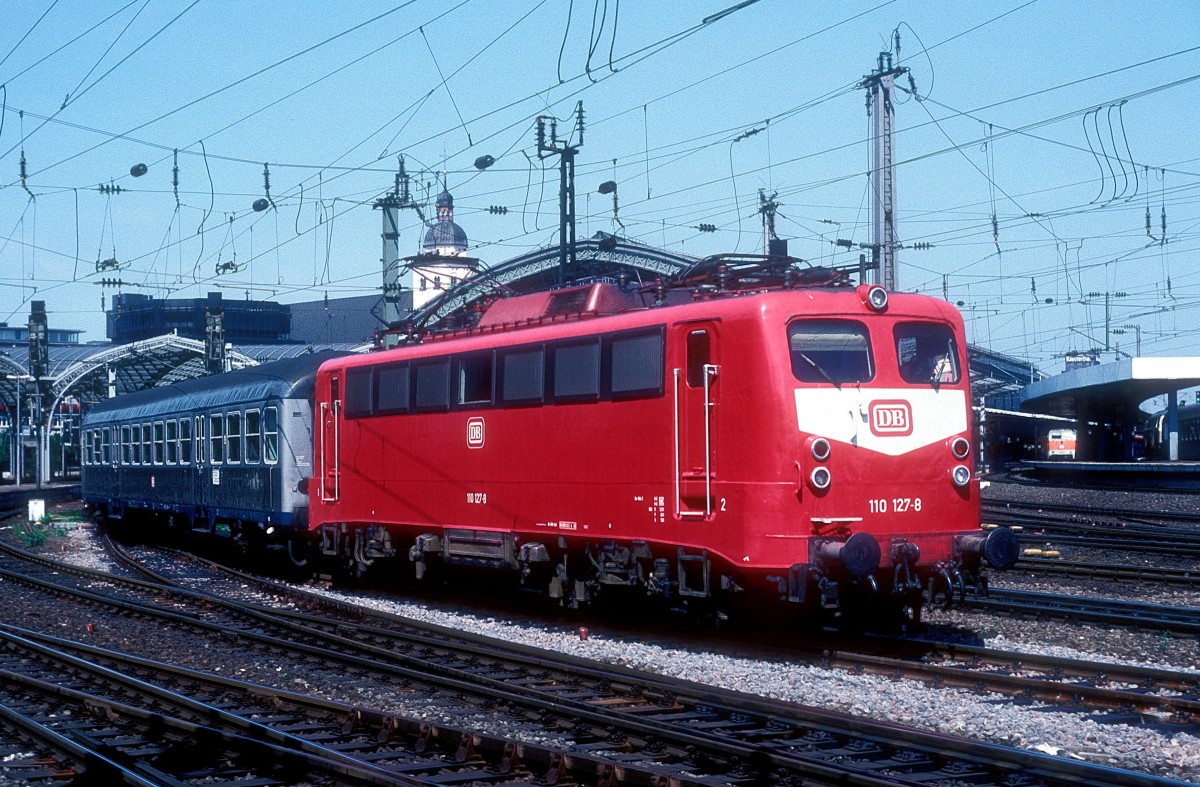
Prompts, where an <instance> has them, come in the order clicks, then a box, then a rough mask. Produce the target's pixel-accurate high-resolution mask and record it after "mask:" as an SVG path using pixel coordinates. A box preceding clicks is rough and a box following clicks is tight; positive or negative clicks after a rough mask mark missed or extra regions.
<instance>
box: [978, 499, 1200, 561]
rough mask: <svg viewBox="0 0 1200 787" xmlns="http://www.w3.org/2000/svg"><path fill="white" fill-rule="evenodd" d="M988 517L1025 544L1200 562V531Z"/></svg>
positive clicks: (999, 514) (1019, 515) (1032, 516)
mask: <svg viewBox="0 0 1200 787" xmlns="http://www.w3.org/2000/svg"><path fill="white" fill-rule="evenodd" d="M984 517H985V519H986V521H987V523H988V524H991V525H1007V526H1009V527H1015V528H1016V529H1017V535H1018V537H1019V538H1020V539H1021V542H1022V543H1024V544H1031V545H1032V544H1036V545H1039V546H1041V545H1044V544H1046V543H1047V542H1052V543H1054V544H1057V545H1063V546H1065V545H1071V546H1076V547H1081V548H1086V549H1104V550H1113V551H1118V552H1136V553H1141V554H1155V555H1163V556H1172V557H1179V558H1185V559H1196V558H1200V531H1198V530H1189V529H1180V528H1178V527H1176V526H1173V525H1161V524H1160V525H1150V524H1116V523H1101V522H1097V521H1092V520H1079V519H1064V518H1062V517H1060V516H1058V515H1047V514H1037V513H1025V512H1016V511H985V513H984ZM1018 565H1019V564H1018Z"/></svg>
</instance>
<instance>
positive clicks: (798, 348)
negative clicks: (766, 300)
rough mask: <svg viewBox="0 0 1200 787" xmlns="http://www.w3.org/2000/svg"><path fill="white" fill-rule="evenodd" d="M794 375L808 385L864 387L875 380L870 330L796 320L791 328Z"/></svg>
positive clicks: (851, 324)
mask: <svg viewBox="0 0 1200 787" xmlns="http://www.w3.org/2000/svg"><path fill="white" fill-rule="evenodd" d="M788 347H789V349H790V350H791V356H792V374H793V375H795V377H796V379H797V380H799V381H800V382H804V383H831V384H833V385H835V386H840V385H841V384H842V383H861V382H866V381H867V380H870V379H871V378H873V377H874V376H875V363H874V360H873V358H872V356H871V338H870V334H869V333H868V332H867V327H866V326H865V325H863V324H862V323H860V322H854V321H851V320H796V321H795V322H793V323H792V324H791V325H789V326H788Z"/></svg>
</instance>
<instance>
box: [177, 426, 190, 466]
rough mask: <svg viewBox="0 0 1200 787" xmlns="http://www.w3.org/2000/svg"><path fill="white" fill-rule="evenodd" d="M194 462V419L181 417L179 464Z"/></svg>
mask: <svg viewBox="0 0 1200 787" xmlns="http://www.w3.org/2000/svg"><path fill="white" fill-rule="evenodd" d="M191 463H192V420H191V419H190V418H180V419H179V464H181V465H190V464H191Z"/></svg>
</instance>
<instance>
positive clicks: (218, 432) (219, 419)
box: [208, 413, 225, 465]
mask: <svg viewBox="0 0 1200 787" xmlns="http://www.w3.org/2000/svg"><path fill="white" fill-rule="evenodd" d="M208 456H209V458H210V459H211V460H212V463H213V464H214V465H219V464H221V463H222V462H224V461H225V416H223V415H220V414H219V413H214V414H212V415H210V416H209V417H208Z"/></svg>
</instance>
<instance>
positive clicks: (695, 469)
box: [672, 322, 719, 518]
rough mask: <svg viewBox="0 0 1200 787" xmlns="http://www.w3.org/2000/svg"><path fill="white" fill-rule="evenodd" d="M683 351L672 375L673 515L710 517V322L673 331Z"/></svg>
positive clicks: (713, 369) (714, 385) (713, 363)
mask: <svg viewBox="0 0 1200 787" xmlns="http://www.w3.org/2000/svg"><path fill="white" fill-rule="evenodd" d="M675 330H676V332H677V333H676V337H675V338H676V343H675V344H676V346H677V347H680V348H682V352H681V353H680V354H679V355H677V361H678V363H677V364H676V365H675V368H674V369H673V370H672V374H673V378H674V379H673V380H672V386H673V389H674V390H673V395H674V398H675V515H676V516H677V517H687V518H708V517H711V516H712V515H713V482H714V480H715V478H716V468H715V467H714V457H715V456H716V447H715V445H714V444H713V443H714V439H713V437H714V434H715V433H716V428H715V426H716V414H717V407H716V406H717V399H718V368H719V367H718V364H717V349H718V348H717V331H716V324H715V323H708V322H706V323H688V324H686V325H682V326H678V327H676V328H675Z"/></svg>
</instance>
